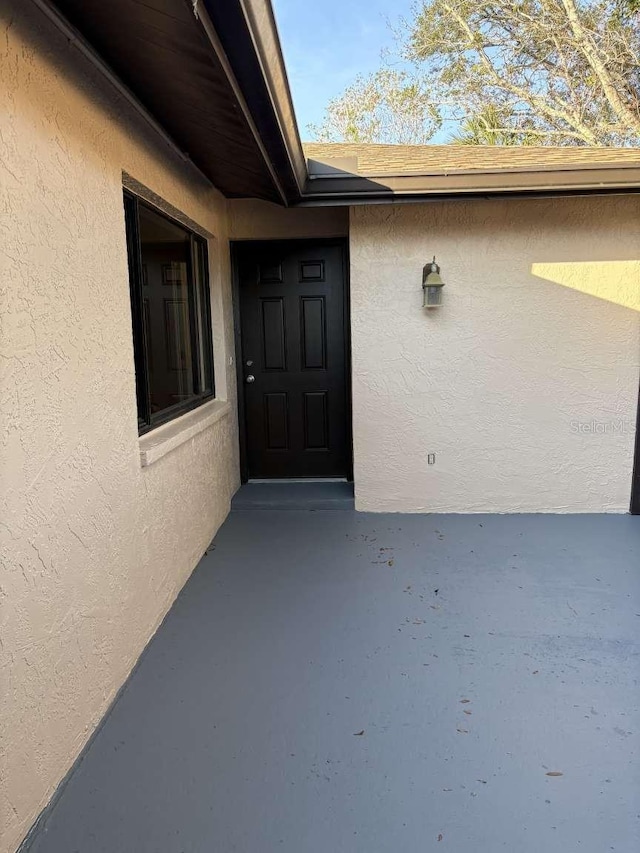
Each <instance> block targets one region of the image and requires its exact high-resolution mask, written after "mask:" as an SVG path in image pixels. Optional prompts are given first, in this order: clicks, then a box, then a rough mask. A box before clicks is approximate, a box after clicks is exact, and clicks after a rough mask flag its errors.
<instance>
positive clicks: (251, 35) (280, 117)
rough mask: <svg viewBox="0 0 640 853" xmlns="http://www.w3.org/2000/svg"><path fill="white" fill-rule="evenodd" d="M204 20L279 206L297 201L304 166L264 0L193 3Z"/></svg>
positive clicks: (305, 177) (275, 32)
mask: <svg viewBox="0 0 640 853" xmlns="http://www.w3.org/2000/svg"><path fill="white" fill-rule="evenodd" d="M194 8H195V10H196V12H197V13H198V12H200V13H201V14H202V18H203V19H205V20H206V19H209V20H210V21H211V23H212V25H213V28H214V29H215V32H216V34H217V36H218V38H219V40H220V43H221V45H222V47H223V49H224V51H225V54H226V56H227V58H228V60H229V63H230V67H231V69H232V73H233V76H234V79H235V80H236V81H237V84H238V86H239V88H240V90H241V91H242V95H243V98H244V101H245V103H246V104H247V108H248V111H249V113H250V115H251V117H252V120H253V122H254V124H255V127H256V128H257V130H258V132H259V134H260V137H261V141H262V144H263V146H264V148H265V150H266V152H267V154H268V157H269V161H270V166H271V167H272V168H273V169H274V171H275V173H276V174H277V175H278V178H279V183H280V186H281V187H282V188H283V190H284V195H285V197H284V199H283V201H284V203H285V204H295V203H296V202H299V201H300V200H301V198H302V195H303V192H304V188H305V185H306V183H307V180H308V172H307V162H306V158H305V155H304V152H303V149H302V143H301V141H300V135H299V132H298V125H297V122H296V118H295V112H294V108H293V101H292V98H291V91H290V88H289V81H288V78H287V72H286V68H285V64H284V58H283V55H282V48H281V45H280V37H279V35H278V29H277V26H276V22H275V18H274V15H273V9H272V7H271V3H270V2H269V0H233V2H229V3H218V2H215V0H199V2H198V0H195V2H194Z"/></svg>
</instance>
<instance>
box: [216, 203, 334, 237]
mask: <svg viewBox="0 0 640 853" xmlns="http://www.w3.org/2000/svg"><path fill="white" fill-rule="evenodd" d="M348 233H349V210H348V208H346V207H334V208H331V207H303V208H296V209H293V208H285V207H278V206H277V205H275V204H271V203H270V202H268V201H260V200H259V199H244V198H242V199H231V200H230V201H229V238H230V239H232V240H289V239H291V240H295V239H299V238H303V237H344V236H346V235H347V234H348Z"/></svg>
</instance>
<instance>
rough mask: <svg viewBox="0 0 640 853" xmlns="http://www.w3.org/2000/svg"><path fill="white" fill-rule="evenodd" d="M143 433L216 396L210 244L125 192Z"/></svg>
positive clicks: (137, 382) (140, 414)
mask: <svg viewBox="0 0 640 853" xmlns="http://www.w3.org/2000/svg"><path fill="white" fill-rule="evenodd" d="M125 211H126V221H127V243H128V249H129V274H130V282H131V304H132V312H133V326H134V329H133V331H134V345H135V355H136V384H137V393H138V414H139V422H140V429H141V431H145V430H146V429H148V428H150V427H151V426H153V425H154V424H156V423H161V422H163V421H165V420H169V419H170V418H171V417H174V416H177V415H178V414H181V413H182V412H183V411H185V410H186V409H187V408H193V406H195V405H198V404H199V402H201V401H202V399H204V398H206V397H210V396H211V395H212V394H213V364H212V340H211V325H210V300H209V282H208V277H207V268H208V259H207V244H206V241H205V240H203V239H202V238H201V237H198V236H196V235H195V234H193V233H192V232H190V231H188V230H187V229H186V228H184V227H183V226H181V225H179V224H178V223H176V222H174V221H172V220H170V219H168V218H167V217H165V216H163V215H162V214H160V213H158V212H157V211H155V210H152V209H151V208H149V207H147V206H146V205H144V204H142V203H141V202H139V201H138V199H136V198H135V197H133V196H131V195H129V194H125Z"/></svg>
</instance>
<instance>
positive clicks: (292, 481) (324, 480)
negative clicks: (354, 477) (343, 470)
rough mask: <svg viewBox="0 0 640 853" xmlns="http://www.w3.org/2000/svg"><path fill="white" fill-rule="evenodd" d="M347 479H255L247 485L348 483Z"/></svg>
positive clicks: (250, 480) (248, 481)
mask: <svg viewBox="0 0 640 853" xmlns="http://www.w3.org/2000/svg"><path fill="white" fill-rule="evenodd" d="M348 482H349V481H348V480H347V478H346V477H283V478H275V477H273V478H265V479H260V478H256V479H255V480H254V479H253V478H251V479H249V480H247V485H248V486H251V485H253V484H254V483H348Z"/></svg>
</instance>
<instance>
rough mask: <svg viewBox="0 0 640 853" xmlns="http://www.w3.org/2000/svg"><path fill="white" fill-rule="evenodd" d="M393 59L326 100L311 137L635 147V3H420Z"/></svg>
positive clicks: (638, 99) (638, 139)
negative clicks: (442, 135) (440, 137)
mask: <svg viewBox="0 0 640 853" xmlns="http://www.w3.org/2000/svg"><path fill="white" fill-rule="evenodd" d="M391 60H392V61H394V62H395V63H396V67H393V68H392V67H389V66H387V67H385V68H382V69H381V70H380V71H378V72H376V73H375V74H373V75H371V76H369V77H359V78H358V79H357V80H356V81H355V83H354V84H353V85H352V86H350V87H349V88H348V89H347V90H346V91H345V92H344V93H343V95H342V96H341V97H339V98H337V99H336V100H334V101H332V102H331V103H330V104H329V107H328V109H327V113H326V117H325V121H324V122H323V124H322V125H321V127H319V128H313V129H312V130H313V131H314V132H315V133H316V134H317V136H318V138H320V139H321V140H334V141H336V140H347V141H357V142H374V141H375V142H401V143H426V142H428V141H430V140H431V139H432V138H433V136H434V134H435V133H437V132H438V131H439V130H440V129H441V128H442V127H450V128H451V130H452V135H451V137H450V139H451V141H453V142H458V143H461V144H476V145H477V144H482V145H514V144H517V145H634V146H635V145H640V111H639V104H640V0H424V2H422V3H420V4H419V5H417V6H416V7H415V8H414V11H413V17H412V19H411V20H409V21H403V22H401V24H400V27H399V30H398V33H397V51H396V55H395V56H393V57H391ZM398 61H400V63H401V67H402V68H403V70H402V71H398V70H397V64H398Z"/></svg>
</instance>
